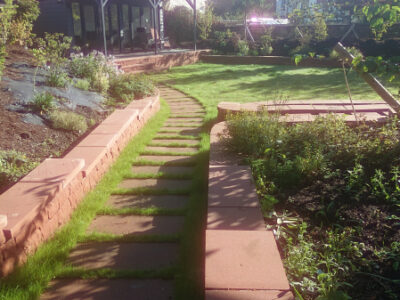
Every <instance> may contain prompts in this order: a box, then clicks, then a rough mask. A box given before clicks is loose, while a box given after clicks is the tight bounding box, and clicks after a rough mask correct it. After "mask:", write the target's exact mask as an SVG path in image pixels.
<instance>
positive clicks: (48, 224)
mask: <svg viewBox="0 0 400 300" xmlns="http://www.w3.org/2000/svg"><path fill="white" fill-rule="evenodd" d="M159 109H160V101H159V93H157V95H156V96H152V97H148V98H145V99H143V100H138V101H133V102H132V103H130V104H129V105H128V106H127V107H126V108H125V109H123V110H116V111H114V112H113V113H112V114H111V115H110V116H109V117H108V118H107V119H105V120H104V121H103V122H102V123H101V124H100V125H99V126H98V127H96V129H94V130H93V131H92V132H91V133H90V134H89V135H88V136H87V137H85V138H84V139H83V140H82V141H81V142H80V143H79V144H78V145H77V146H76V147H75V148H73V149H72V150H71V151H70V152H69V153H67V154H66V155H65V156H64V157H63V158H57V159H46V160H45V161H44V162H43V163H41V164H40V165H39V166H38V167H37V168H35V169H34V170H33V171H32V172H30V173H29V174H28V175H26V176H25V177H24V178H22V179H21V180H20V181H19V182H18V183H16V184H15V185H14V186H12V187H11V188H10V189H8V190H7V191H5V192H4V193H3V194H2V195H0V220H2V222H1V224H0V275H1V276H6V275H7V274H9V273H10V272H12V271H13V269H14V268H15V266H17V265H21V264H23V263H24V262H25V261H26V259H27V257H28V256H29V255H31V254H33V253H34V252H35V250H36V249H37V247H38V246H39V245H40V244H41V243H43V242H44V241H46V240H47V239H48V238H50V237H51V236H52V235H53V234H54V232H55V230H56V229H58V228H59V227H60V226H62V225H63V224H65V223H66V222H67V221H68V220H69V218H70V216H71V214H72V212H73V211H74V209H75V208H76V207H77V205H78V204H79V202H80V201H81V200H82V199H83V197H84V195H85V194H86V193H87V192H88V191H90V190H91V189H93V188H94V186H95V185H96V184H97V183H98V182H99V181H100V179H101V178H102V176H103V175H104V173H105V172H106V171H107V170H108V168H109V167H110V166H111V164H112V163H113V162H114V161H115V160H116V159H117V157H118V156H119V154H120V152H121V151H122V149H123V148H124V147H125V146H126V144H127V143H128V142H129V141H130V139H131V138H132V137H133V136H134V135H136V134H137V133H138V132H139V130H140V129H141V128H142V127H143V126H144V124H145V123H146V122H147V121H148V120H149V118H150V117H151V116H153V115H154V114H155V113H156V112H157V111H158V110H159Z"/></svg>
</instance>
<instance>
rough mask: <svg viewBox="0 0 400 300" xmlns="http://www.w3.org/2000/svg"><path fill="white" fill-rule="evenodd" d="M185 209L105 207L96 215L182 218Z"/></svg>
mask: <svg viewBox="0 0 400 300" xmlns="http://www.w3.org/2000/svg"><path fill="white" fill-rule="evenodd" d="M185 212H186V210H185V209H166V208H159V207H146V208H140V207H127V208H114V207H110V206H105V207H103V208H101V209H99V211H98V213H97V214H98V215H108V216H118V215H125V216H126V215H137V216H183V215H185Z"/></svg>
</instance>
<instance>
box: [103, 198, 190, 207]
mask: <svg viewBox="0 0 400 300" xmlns="http://www.w3.org/2000/svg"><path fill="white" fill-rule="evenodd" d="M188 199H189V197H188V196H184V195H112V196H111V197H110V199H109V200H108V202H107V204H108V205H109V206H112V207H114V208H133V207H138V208H149V207H157V208H164V209H183V208H185V207H186V205H187V202H188Z"/></svg>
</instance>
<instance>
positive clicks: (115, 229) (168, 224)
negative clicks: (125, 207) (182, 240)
mask: <svg viewBox="0 0 400 300" xmlns="http://www.w3.org/2000/svg"><path fill="white" fill-rule="evenodd" d="M184 219H185V218H184V217H181V216H121V215H117V216H97V217H96V218H95V219H94V220H93V222H92V223H91V224H90V225H89V227H88V229H87V232H88V233H90V232H104V233H112V234H124V235H151V234H177V233H180V232H181V231H182V228H183V223H184Z"/></svg>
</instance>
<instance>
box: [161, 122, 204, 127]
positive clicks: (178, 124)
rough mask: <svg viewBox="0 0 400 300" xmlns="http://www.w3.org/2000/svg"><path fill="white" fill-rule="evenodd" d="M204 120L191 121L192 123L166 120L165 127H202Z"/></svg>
mask: <svg viewBox="0 0 400 300" xmlns="http://www.w3.org/2000/svg"><path fill="white" fill-rule="evenodd" d="M202 126H203V122H190V123H182V122H168V121H167V122H165V123H164V127H184V128H185V127H196V128H199V127H202Z"/></svg>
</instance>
